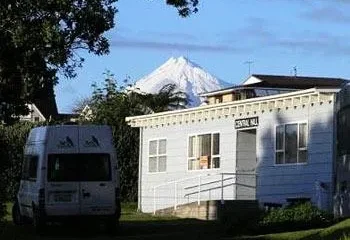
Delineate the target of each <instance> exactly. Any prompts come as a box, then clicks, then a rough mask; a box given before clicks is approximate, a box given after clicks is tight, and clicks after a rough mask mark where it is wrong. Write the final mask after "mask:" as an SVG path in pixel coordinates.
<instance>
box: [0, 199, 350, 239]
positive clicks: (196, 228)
mask: <svg viewBox="0 0 350 240" xmlns="http://www.w3.org/2000/svg"><path fill="white" fill-rule="evenodd" d="M11 208H12V204H8V205H7V210H8V214H7V216H6V221H5V224H4V225H2V226H0V239H29V240H31V239H37V237H36V236H35V234H34V230H33V228H32V227H31V226H24V227H17V226H14V225H13V224H12V223H11V221H12V219H11ZM120 221H121V226H122V231H121V233H120V234H119V235H118V236H117V237H116V239H130V238H132V239H136V238H137V239H167V240H170V239H181V238H183V239H187V238H188V237H192V238H194V239H219V238H220V237H222V238H224V239H235V240H249V239H260V240H262V239H266V240H316V239H317V240H318V239H321V240H336V239H341V240H350V219H346V220H343V221H341V222H339V223H337V224H335V225H333V226H330V227H328V228H322V229H311V230H305V231H298V232H285V233H277V234H267V235H260V236H245V237H233V236H232V235H231V236H232V237H230V236H227V235H225V233H224V232H223V231H222V229H221V228H220V227H219V226H218V225H217V224H215V223H213V222H208V221H200V220H195V219H179V218H176V217H173V216H153V215H152V214H147V213H140V212H137V204H136V203H123V204H122V215H121V219H120ZM87 230H89V229H87ZM84 231H86V229H85V228H83V229H82V230H79V231H75V233H74V231H73V233H71V232H70V231H65V230H63V231H62V230H60V229H59V228H58V229H56V230H55V231H54V233H53V236H50V237H44V238H43V237H41V238H40V239H44V240H48V239H57V236H58V237H59V236H61V235H62V238H68V239H81V238H82V236H81V235H79V234H80V233H81V232H84ZM77 232H79V234H78V233H77ZM76 235H78V236H76ZM347 236H349V237H347ZM83 237H84V238H88V239H90V238H92V239H111V238H107V237H106V236H105V235H98V234H97V235H96V233H94V232H92V234H91V233H88V234H87V235H83Z"/></svg>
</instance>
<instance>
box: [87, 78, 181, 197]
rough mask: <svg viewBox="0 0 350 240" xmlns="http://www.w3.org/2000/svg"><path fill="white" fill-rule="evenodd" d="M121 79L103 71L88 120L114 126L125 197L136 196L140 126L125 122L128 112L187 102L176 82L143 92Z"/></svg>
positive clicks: (159, 108) (171, 107) (176, 105)
mask: <svg viewBox="0 0 350 240" xmlns="http://www.w3.org/2000/svg"><path fill="white" fill-rule="evenodd" d="M127 83H128V81H127V80H126V81H124V84H122V85H120V84H118V82H117V81H116V80H115V79H114V77H113V75H111V74H110V73H107V74H106V78H105V82H104V84H103V86H102V87H100V86H98V85H94V86H93V87H94V92H93V94H92V98H91V100H90V107H91V110H92V116H91V117H92V118H91V121H92V122H94V123H99V124H108V125H110V126H111V127H112V129H113V137H114V145H115V147H116V150H117V159H118V164H119V169H120V173H121V184H120V185H121V195H122V198H123V200H124V201H135V200H136V197H137V178H138V153H139V130H138V129H135V128H131V127H130V126H128V125H127V123H126V122H125V118H126V117H129V116H136V115H143V114H145V113H151V112H152V113H153V112H159V111H165V110H170V109H178V108H182V107H183V106H185V105H186V104H187V99H186V97H187V96H186V94H184V93H182V92H179V91H176V86H175V85H172V84H170V85H166V86H164V87H163V88H162V89H161V90H160V91H159V92H158V93H157V94H145V93H140V92H138V91H134V90H135V89H133V88H131V89H133V90H129V91H128V90H127V89H130V88H129V85H128V84H127Z"/></svg>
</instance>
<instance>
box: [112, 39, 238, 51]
mask: <svg viewBox="0 0 350 240" xmlns="http://www.w3.org/2000/svg"><path fill="white" fill-rule="evenodd" d="M111 46H112V47H116V48H135V49H137V48H138V49H150V50H158V51H166V50H182V51H194V52H212V53H236V52H241V51H242V50H243V49H242V48H236V47H233V46H230V45H217V44H214V45H208V44H197V43H176V42H156V41H142V40H133V39H129V40H126V39H115V40H111Z"/></svg>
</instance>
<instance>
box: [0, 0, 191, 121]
mask: <svg viewBox="0 0 350 240" xmlns="http://www.w3.org/2000/svg"><path fill="white" fill-rule="evenodd" d="M116 2H117V0H2V1H1V3H0V122H1V121H5V122H11V120H12V118H13V117H14V116H18V115H23V114H26V113H28V109H27V107H26V105H25V104H26V103H31V102H34V101H35V100H36V99H45V98H54V93H53V86H54V85H55V84H56V83H57V80H58V79H57V73H58V72H60V73H62V74H63V75H65V76H66V77H68V78H72V77H75V75H76V72H75V69H76V67H78V66H81V64H82V62H83V60H84V59H82V58H81V57H80V56H79V54H78V52H77V51H78V50H81V49H83V50H87V51H88V52H90V53H92V54H97V55H103V54H107V53H108V52H109V43H108V39H107V38H106V37H105V36H104V35H103V34H104V33H105V32H106V31H108V30H110V29H112V28H113V27H114V25H115V22H114V21H115V14H116V12H117V8H116V6H115V3H116ZM166 3H167V4H169V5H172V6H174V7H176V8H177V9H178V12H179V14H180V15H181V16H183V17H186V16H188V15H189V14H191V12H194V11H196V10H197V9H196V6H197V4H198V0H167V1H166Z"/></svg>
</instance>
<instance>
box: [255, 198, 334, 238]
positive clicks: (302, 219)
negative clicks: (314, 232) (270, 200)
mask: <svg viewBox="0 0 350 240" xmlns="http://www.w3.org/2000/svg"><path fill="white" fill-rule="evenodd" d="M332 219H333V218H332V216H331V215H329V214H327V213H326V212H324V211H321V210H319V209H318V208H317V207H315V206H313V205H312V204H311V203H303V204H298V205H295V206H290V207H286V208H280V209H274V210H271V211H269V212H268V213H267V214H266V215H265V216H264V217H263V218H262V220H261V221H260V223H259V225H260V227H261V229H262V230H263V231H264V232H283V231H293V230H298V229H308V228H316V227H325V226H328V225H330V224H331V223H332Z"/></svg>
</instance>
